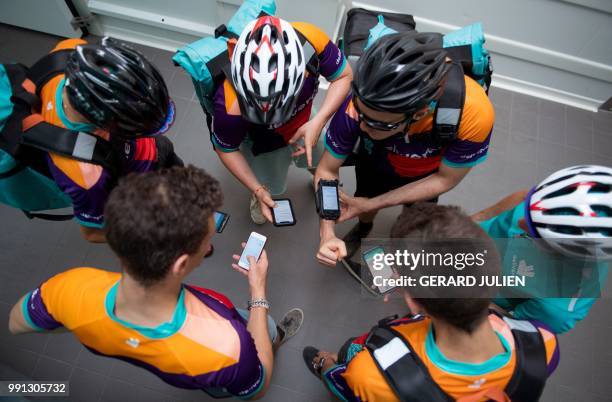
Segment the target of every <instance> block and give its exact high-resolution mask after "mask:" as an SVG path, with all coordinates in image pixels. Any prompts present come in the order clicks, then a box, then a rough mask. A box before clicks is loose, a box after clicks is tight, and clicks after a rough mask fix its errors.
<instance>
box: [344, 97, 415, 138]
mask: <svg viewBox="0 0 612 402" xmlns="http://www.w3.org/2000/svg"><path fill="white" fill-rule="evenodd" d="M352 102H353V106H354V107H355V110H356V111H357V116H358V118H359V121H360V122H364V123H365V124H366V126H368V127H370V128H373V129H374V130H378V131H394V130H397V129H398V128H399V126H401V125H402V124H403V123H406V122H409V121H410V120H412V116H410V117H406V118H405V119H403V120H400V121H398V122H396V123H388V122H386V121H380V120H374V119H371V118H369V117H368V116H366V115H365V114H363V112H362V111H361V110H359V106H357V102H356V101H355V98H353V101H352Z"/></svg>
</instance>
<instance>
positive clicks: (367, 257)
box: [363, 246, 397, 295]
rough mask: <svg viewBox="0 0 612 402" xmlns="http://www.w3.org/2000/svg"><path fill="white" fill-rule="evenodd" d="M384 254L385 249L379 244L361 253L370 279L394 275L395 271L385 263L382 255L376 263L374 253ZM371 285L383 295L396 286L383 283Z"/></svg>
mask: <svg viewBox="0 0 612 402" xmlns="http://www.w3.org/2000/svg"><path fill="white" fill-rule="evenodd" d="M384 254H385V250H384V249H383V248H382V247H380V246H378V247H374V248H373V249H370V250H368V251H366V252H364V253H363V260H364V261H365V263H366V265H367V266H368V269H369V270H370V273H371V274H372V279H374V278H375V277H377V276H378V277H381V278H383V279H391V278H393V277H394V276H395V271H394V270H393V268H391V267H390V266H389V265H387V264H385V262H384V261H383V260H382V257H380V261H378V264H376V262H375V258H376V255H383V256H384ZM372 284H373V285H375V284H374V282H372ZM373 287H375V288H377V289H378V291H379V292H380V293H381V294H383V295H384V294H386V293H389V292H390V291H392V290H393V289H395V288H396V287H397V286H389V285H383V286H373Z"/></svg>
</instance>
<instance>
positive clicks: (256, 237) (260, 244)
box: [238, 232, 268, 270]
mask: <svg viewBox="0 0 612 402" xmlns="http://www.w3.org/2000/svg"><path fill="white" fill-rule="evenodd" d="M267 240H268V238H267V237H266V236H264V235H262V234H259V233H257V232H251V235H250V236H249V239H248V240H247V242H246V246H245V247H244V249H243V250H242V254H241V255H240V258H239V259H238V266H239V267H240V268H242V269H246V270H248V269H249V268H250V264H251V263H250V262H249V259H248V257H254V258H255V261H257V260H259V256H260V255H261V252H262V251H263V249H264V246H265V245H266V241H267Z"/></svg>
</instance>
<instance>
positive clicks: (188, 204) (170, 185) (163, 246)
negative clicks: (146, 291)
mask: <svg viewBox="0 0 612 402" xmlns="http://www.w3.org/2000/svg"><path fill="white" fill-rule="evenodd" d="M222 200H223V195H222V193H221V186H220V184H219V182H218V181H217V180H216V179H214V178H213V177H212V176H210V175H209V174H208V173H206V172H205V171H204V170H202V169H199V168H197V167H194V166H188V167H173V168H170V169H161V170H158V171H155V172H148V173H132V174H129V175H127V176H125V177H124V178H122V179H121V180H120V181H119V184H118V186H117V187H116V188H115V189H113V191H112V193H111V195H110V197H109V199H108V202H107V203H106V207H105V210H104V219H105V221H106V239H107V241H108V244H109V245H110V247H111V248H112V249H113V251H114V252H115V253H116V254H117V256H118V257H119V259H120V260H121V262H122V263H123V265H124V266H125V270H126V271H127V273H128V274H129V275H130V276H131V277H133V278H134V279H136V280H137V281H138V282H140V283H141V284H142V285H143V286H150V285H152V284H155V283H157V282H159V281H160V280H161V279H163V278H164V277H165V276H166V274H167V273H168V270H169V269H170V267H171V266H172V264H173V263H174V261H176V259H177V258H178V257H180V256H181V255H183V254H188V255H193V254H195V253H196V252H197V251H198V249H199V248H200V246H201V244H202V241H203V240H204V237H205V236H206V235H207V234H208V219H209V217H210V216H211V215H212V214H213V212H214V211H215V210H216V209H217V208H219V206H221V203H222Z"/></svg>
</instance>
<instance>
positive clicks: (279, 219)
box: [272, 200, 294, 225]
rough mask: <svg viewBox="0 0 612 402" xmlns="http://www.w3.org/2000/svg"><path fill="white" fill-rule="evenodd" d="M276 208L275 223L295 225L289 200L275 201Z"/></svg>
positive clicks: (274, 210)
mask: <svg viewBox="0 0 612 402" xmlns="http://www.w3.org/2000/svg"><path fill="white" fill-rule="evenodd" d="M274 201H275V202H276V208H274V209H272V212H273V213H274V222H275V223H276V224H278V225H291V224H293V223H294V218H293V213H292V212H291V203H290V201H289V200H274Z"/></svg>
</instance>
